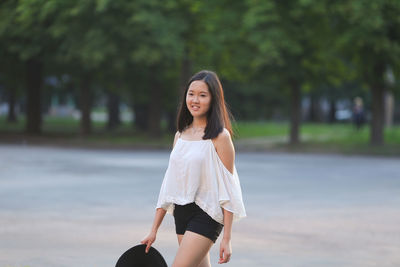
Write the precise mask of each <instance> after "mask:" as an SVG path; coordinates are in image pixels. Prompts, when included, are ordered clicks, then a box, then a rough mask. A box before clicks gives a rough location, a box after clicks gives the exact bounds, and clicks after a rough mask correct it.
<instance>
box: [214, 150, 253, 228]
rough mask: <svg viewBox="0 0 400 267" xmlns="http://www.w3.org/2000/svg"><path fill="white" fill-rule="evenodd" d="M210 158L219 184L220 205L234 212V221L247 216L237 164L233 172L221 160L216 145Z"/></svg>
mask: <svg viewBox="0 0 400 267" xmlns="http://www.w3.org/2000/svg"><path fill="white" fill-rule="evenodd" d="M210 160H211V165H212V169H213V170H214V171H212V173H214V175H215V179H216V181H217V185H218V200H219V205H220V206H221V207H222V208H224V209H225V210H228V211H230V212H232V213H233V220H234V221H237V220H239V219H241V218H244V217H246V210H245V208H244V204H243V198H242V189H241V186H240V181H239V176H238V173H237V171H236V166H234V167H233V173H231V172H230V171H229V170H228V169H227V168H226V167H225V165H224V163H223V162H222V161H221V159H220V157H219V156H218V153H217V151H216V150H215V148H214V146H213V149H212V153H211V159H210Z"/></svg>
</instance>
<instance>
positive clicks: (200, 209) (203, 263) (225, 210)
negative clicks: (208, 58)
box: [141, 70, 246, 267]
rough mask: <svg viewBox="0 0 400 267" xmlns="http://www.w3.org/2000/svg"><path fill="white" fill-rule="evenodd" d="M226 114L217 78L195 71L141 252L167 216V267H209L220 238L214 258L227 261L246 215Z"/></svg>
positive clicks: (183, 100)
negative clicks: (173, 249) (172, 241)
mask: <svg viewBox="0 0 400 267" xmlns="http://www.w3.org/2000/svg"><path fill="white" fill-rule="evenodd" d="M229 116H230V114H229V111H228V109H227V107H226V106H225V101H224V94H223V90H222V86H221V83H220V81H219V79H218V77H217V75H216V74H215V73H214V72H212V71H206V70H203V71H200V72H198V73H196V74H195V75H194V76H193V77H192V78H191V79H190V80H189V83H188V85H187V87H186V90H185V92H184V95H183V97H182V101H181V104H180V109H179V113H178V117H177V126H178V127H177V128H178V131H177V132H176V134H175V139H174V145H173V149H172V152H171V155H170V159H169V164H168V168H167V171H166V173H165V176H164V180H163V183H162V185H161V190H160V194H159V197H158V202H157V207H156V214H155V218H154V222H153V226H152V229H151V232H150V234H149V235H148V236H147V237H146V238H144V239H143V240H142V241H141V243H142V244H147V247H146V252H147V251H148V249H149V248H150V246H151V245H152V244H153V243H154V241H155V240H156V235H157V231H158V228H159V226H160V224H161V222H162V220H163V218H164V216H165V213H167V212H168V213H172V214H173V216H174V219H175V229H176V234H177V237H178V243H179V249H178V252H177V254H176V256H175V259H174V262H173V264H172V267H209V266H211V264H210V255H209V250H210V248H211V246H212V245H213V244H214V243H215V241H216V239H217V238H218V236H219V235H220V233H221V231H222V229H224V232H223V238H222V240H221V244H220V259H219V262H218V263H226V262H228V261H229V260H230V257H231V254H232V249H231V230H232V222H233V221H234V220H237V219H240V218H243V217H245V216H246V212H245V208H244V205H243V201H242V191H241V188H240V183H239V177H238V174H237V172H236V167H235V151H234V147H233V143H232V140H231V135H232V129H231V122H230V118H229Z"/></svg>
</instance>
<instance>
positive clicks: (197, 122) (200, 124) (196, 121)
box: [192, 117, 207, 128]
mask: <svg viewBox="0 0 400 267" xmlns="http://www.w3.org/2000/svg"><path fill="white" fill-rule="evenodd" d="M206 126H207V118H206V117H202V118H196V117H194V118H193V122H192V127H194V128H205V127H206Z"/></svg>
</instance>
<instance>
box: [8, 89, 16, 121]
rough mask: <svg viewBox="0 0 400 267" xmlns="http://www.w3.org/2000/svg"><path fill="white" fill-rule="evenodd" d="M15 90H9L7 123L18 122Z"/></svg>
mask: <svg viewBox="0 0 400 267" xmlns="http://www.w3.org/2000/svg"><path fill="white" fill-rule="evenodd" d="M15 100H16V99H15V90H13V89H12V88H10V89H9V90H8V115H7V122H17V116H16V114H15Z"/></svg>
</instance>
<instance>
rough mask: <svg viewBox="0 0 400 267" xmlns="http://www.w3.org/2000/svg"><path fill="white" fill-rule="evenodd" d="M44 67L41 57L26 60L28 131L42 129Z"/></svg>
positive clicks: (33, 132)
mask: <svg viewBox="0 0 400 267" xmlns="http://www.w3.org/2000/svg"><path fill="white" fill-rule="evenodd" d="M42 69H43V64H42V62H41V61H40V60H39V59H36V58H32V59H29V60H28V61H27V62H26V72H27V73H26V88H27V103H26V105H27V108H26V132H27V133H28V134H40V133H41V131H42V103H41V97H42Z"/></svg>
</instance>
